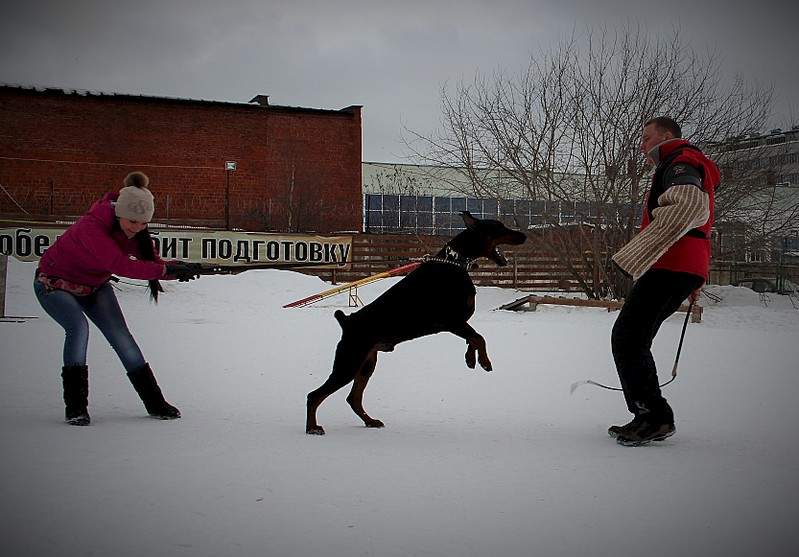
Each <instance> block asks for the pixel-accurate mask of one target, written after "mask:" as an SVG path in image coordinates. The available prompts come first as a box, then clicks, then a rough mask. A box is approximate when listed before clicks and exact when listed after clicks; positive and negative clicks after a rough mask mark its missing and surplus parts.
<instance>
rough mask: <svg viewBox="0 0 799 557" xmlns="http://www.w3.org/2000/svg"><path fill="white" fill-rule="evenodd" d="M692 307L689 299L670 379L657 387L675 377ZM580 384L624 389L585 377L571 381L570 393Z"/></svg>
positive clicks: (611, 389) (610, 389)
mask: <svg viewBox="0 0 799 557" xmlns="http://www.w3.org/2000/svg"><path fill="white" fill-rule="evenodd" d="M693 307H694V300H691V301H690V302H688V311H687V312H685V321H683V323H682V332H681V333H680V342H679V344H678V345H677V355H676V356H675V357H674V367H672V369H671V379H669V380H668V381H666V382H665V383H663V384H662V385H659V387H661V388H662V387H665V386H666V385H668V384H669V383H671V382H672V381H674V380H675V379H677V364H679V362H680V352H682V343H683V340H685V330H686V329H687V328H688V319H689V318H690V317H691V310H692V309H693ZM581 385H594V386H595V387H599V388H601V389H606V390H608V391H622V392H623V391H624V389H621V388H619V387H611V386H610V385H604V384H602V383H598V382H596V381H593V380H591V379H586V380H585V381H577V382H575V383H572V385H571V389H570V394H574V391H576V390H577V388H578V387H580V386H581Z"/></svg>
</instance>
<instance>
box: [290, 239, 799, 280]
mask: <svg viewBox="0 0 799 557" xmlns="http://www.w3.org/2000/svg"><path fill="white" fill-rule="evenodd" d="M448 240H449V237H447V236H428V235H413V234H355V235H353V242H352V266H351V268H350V269H349V270H346V271H342V270H334V271H329V270H325V271H305V272H306V273H308V274H313V275H316V276H319V277H321V278H324V279H325V280H330V281H331V282H333V283H334V284H338V283H345V282H352V281H355V280H359V279H362V278H365V277H368V276H371V275H374V274H377V273H382V272H385V271H388V270H391V269H394V268H395V267H399V266H400V265H403V264H405V263H408V262H409V261H411V260H412V259H414V258H420V257H422V256H424V255H426V254H431V255H433V254H435V253H437V252H438V251H439V250H440V249H441V247H442V246H443V245H444V244H445V243H446V242H447V241H448ZM500 249H501V251H502V253H503V254H504V255H505V257H506V258H507V259H508V266H507V267H497V266H496V265H495V264H494V263H493V262H492V261H489V260H487V259H480V260H478V265H479V268H478V269H477V270H474V271H472V272H471V273H470V274H471V276H472V280H473V281H474V283H475V284H477V285H480V286H500V287H512V288H518V289H520V290H530V291H542V292H555V291H559V292H581V291H582V290H581V288H580V287H579V285H578V284H577V281H576V280H575V279H574V277H573V276H572V274H571V273H570V272H569V271H568V270H567V268H566V265H565V264H564V263H563V262H562V261H559V260H558V258H557V257H555V256H552V255H551V254H550V253H549V252H548V251H547V250H546V249H544V247H543V245H542V243H541V240H539V239H537V238H536V236H535V235H534V234H529V235H528V240H527V242H525V243H524V244H522V245H521V246H501V248H500ZM572 265H573V266H574V267H575V268H576V269H578V270H584V271H585V272H584V273H582V274H584V275H586V276H589V277H590V276H591V273H590V269H585V263H584V262H582V261H573V262H572ZM750 277H767V278H772V279H774V281H775V284H778V285H779V284H780V282H781V281H780V279H779V277H783V278H784V279H787V280H790V281H792V282H793V283H796V284H799V264H796V263H795V262H793V261H792V262H791V264H778V263H734V262H727V261H719V262H713V263H712V266H711V271H710V281H709V283H710V284H719V285H727V284H731V283H732V284H734V283H736V282H737V281H740V280H744V279H746V278H750Z"/></svg>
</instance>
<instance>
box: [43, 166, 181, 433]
mask: <svg viewBox="0 0 799 557" xmlns="http://www.w3.org/2000/svg"><path fill="white" fill-rule="evenodd" d="M148 184H149V179H148V178H147V176H146V175H145V174H144V173H142V172H131V173H130V174H128V175H127V176H126V177H125V180H124V187H123V188H122V189H121V190H120V191H119V193H118V194H106V195H105V196H104V197H103V198H102V199H101V200H99V201H97V202H96V203H94V205H92V207H91V209H89V212H87V213H86V214H85V215H84V216H82V217H81V218H80V219H79V220H78V221H77V222H76V223H75V224H73V225H72V226H70V227H69V228H68V229H67V230H66V231H65V232H64V234H63V235H62V236H60V237H59V238H58V240H56V242H55V243H53V245H52V246H50V247H49V248H48V249H47V251H46V252H45V253H44V255H43V256H42V258H41V260H40V262H39V268H38V269H36V278H35V280H34V291H35V293H36V298H37V299H38V300H39V303H40V304H41V305H42V307H43V308H44V310H45V311H46V312H47V313H48V314H49V315H50V316H51V317H52V318H53V319H55V320H56V322H58V324H59V325H61V326H62V327H63V328H64V331H65V332H66V337H65V340H64V366H63V368H62V373H61V377H62V379H63V387H64V402H65V404H66V411H65V415H66V421H67V423H69V424H72V425H88V424H89V423H90V417H89V413H88V410H87V406H88V395H89V379H88V376H89V370H88V366H87V365H86V348H87V345H88V341H89V324H88V322H87V320H86V317H88V318H89V319H91V320H92V322H93V323H94V324H95V325H96V326H97V328H98V329H100V331H101V332H102V333H103V335H104V336H105V338H106V339H107V340H108V342H109V343H110V344H111V346H112V347H113V348H114V350H115V351H116V353H117V355H118V356H119V359H120V360H121V361H122V365H123V366H124V367H125V370H126V371H127V375H128V378H129V379H130V382H131V383H132V384H133V387H134V388H135V389H136V392H137V393H138V394H139V396H140V397H141V399H142V401H143V402H144V406H145V408H146V409H147V412H148V414H150V415H151V416H153V417H156V418H160V419H164V420H170V419H175V418H179V417H180V411H179V410H178V409H177V408H175V407H174V406H172V405H171V404H169V403H168V402H166V400H164V397H163V395H162V394H161V389H160V388H159V387H158V383H157V382H156V380H155V377H154V376H153V372H152V370H151V369H150V366H149V364H148V363H147V362H146V361H145V360H144V356H142V353H141V350H140V349H139V346H138V345H137V344H136V341H135V340H134V339H133V336H132V335H131V334H130V331H129V330H128V327H127V324H126V323H125V318H124V316H123V315H122V311H121V309H120V307H119V303H118V302H117V299H116V296H115V294H114V289H113V288H112V287H111V285H110V283H109V279H110V278H111V275H112V274H116V275H120V276H123V277H129V278H134V279H142V280H147V281H149V287H150V295H151V297H152V299H153V300H154V301H156V302H157V301H158V293H159V292H163V290H162V289H161V285H160V284H159V282H158V280H159V279H178V280H184V281H185V280H190V279H192V278H195V277H196V274H193V273H192V270H193V266H192V265H190V264H186V263H182V262H179V261H170V262H168V263H167V262H164V261H163V260H162V259H161V258H160V257H159V256H158V254H157V253H155V249H154V246H153V241H152V238H151V237H150V233H149V231H148V229H147V223H149V222H150V219H151V218H152V216H153V212H154V210H155V204H154V201H153V195H152V193H150V190H149V189H147V186H148ZM195 273H196V269H195Z"/></svg>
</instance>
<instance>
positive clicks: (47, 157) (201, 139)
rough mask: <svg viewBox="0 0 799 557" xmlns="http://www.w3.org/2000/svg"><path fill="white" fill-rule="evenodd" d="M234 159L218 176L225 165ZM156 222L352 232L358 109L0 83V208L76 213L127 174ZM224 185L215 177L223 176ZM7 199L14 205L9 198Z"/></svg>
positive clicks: (357, 224) (357, 189) (8, 212)
mask: <svg viewBox="0 0 799 557" xmlns="http://www.w3.org/2000/svg"><path fill="white" fill-rule="evenodd" d="M228 160H233V161H236V163H237V170H236V171H235V172H233V173H230V174H227V175H226V172H225V169H224V166H225V161H228ZM134 169H138V170H143V171H144V172H146V173H147V174H148V175H149V176H150V179H151V189H152V190H153V193H154V195H155V196H156V203H157V209H156V216H155V220H161V221H168V222H170V223H174V224H178V223H196V224H207V225H215V226H223V225H224V223H225V191H226V189H228V190H229V211H230V224H231V226H232V227H236V228H243V229H247V230H275V231H286V230H298V231H317V232H336V231H357V230H360V229H361V222H362V217H361V215H362V198H361V111H360V107H349V108H346V109H342V110H337V111H336V110H316V109H306V108H293V107H280V106H261V105H258V104H235V103H222V102H210V101H194V100H188V99H165V98H156V97H139V96H131V95H101V94H94V95H86V94H77V93H64V92H63V91H61V90H47V91H35V90H32V89H25V88H19V87H5V86H4V87H0V185H2V186H3V187H4V188H5V189H6V190H7V192H8V194H10V196H9V195H7V194H6V193H4V192H3V191H2V190H0V215H3V216H20V215H24V214H25V213H24V211H22V210H20V209H19V208H18V207H17V206H16V204H15V203H14V201H16V203H18V204H19V205H21V206H22V207H23V209H24V210H25V211H27V212H28V213H31V214H33V215H37V216H49V217H57V216H72V215H79V214H81V213H83V212H84V211H85V210H86V209H87V208H88V206H89V205H90V204H91V202H92V201H93V200H94V199H96V198H97V197H98V196H99V195H101V194H102V193H103V192H105V191H113V190H117V189H119V187H120V182H121V180H122V178H123V177H124V176H125V174H127V172H129V171H131V170H134ZM228 179H229V181H228V183H227V184H226V180H228ZM11 197H13V201H12V199H11Z"/></svg>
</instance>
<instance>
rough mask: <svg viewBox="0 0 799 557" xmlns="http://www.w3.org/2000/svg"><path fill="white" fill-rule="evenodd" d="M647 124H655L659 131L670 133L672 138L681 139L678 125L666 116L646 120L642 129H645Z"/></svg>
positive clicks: (680, 130)
mask: <svg viewBox="0 0 799 557" xmlns="http://www.w3.org/2000/svg"><path fill="white" fill-rule="evenodd" d="M649 124H655V125H656V126H657V127H658V128H659V129H661V130H663V131H667V132H670V133H671V135H673V136H674V137H682V129H680V125H679V124H678V123H677V122H675V121H674V120H672V119H671V118H669V117H668V116H658V117H657V118H652V119H650V120H647V121H646V123H645V124H644V127H647V126H648V125H649Z"/></svg>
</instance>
